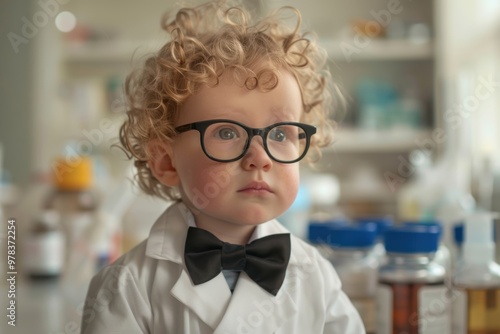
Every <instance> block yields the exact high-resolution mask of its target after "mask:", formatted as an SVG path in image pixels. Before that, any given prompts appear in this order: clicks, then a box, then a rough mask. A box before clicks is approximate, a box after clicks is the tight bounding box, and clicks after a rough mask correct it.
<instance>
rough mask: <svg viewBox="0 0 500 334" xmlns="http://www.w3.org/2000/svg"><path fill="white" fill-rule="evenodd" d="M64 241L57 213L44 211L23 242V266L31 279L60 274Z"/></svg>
mask: <svg viewBox="0 0 500 334" xmlns="http://www.w3.org/2000/svg"><path fill="white" fill-rule="evenodd" d="M64 242H65V241H64V234H63V232H62V230H61V226H60V223H59V215H58V213H57V212H56V211H54V210H46V211H44V212H43V213H42V214H41V216H40V217H39V218H38V219H36V220H35V223H34V225H33V227H32V229H31V232H30V233H29V235H28V236H27V237H26V240H25V243H24V248H25V249H24V251H25V255H24V257H25V259H24V261H25V262H24V267H25V270H26V273H27V274H28V276H29V277H30V278H31V279H35V280H38V279H55V278H58V277H59V276H60V275H61V274H62V271H63V264H64V257H65V252H64Z"/></svg>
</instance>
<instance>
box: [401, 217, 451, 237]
mask: <svg viewBox="0 0 500 334" xmlns="http://www.w3.org/2000/svg"><path fill="white" fill-rule="evenodd" d="M401 225H403V226H405V225H409V226H422V227H434V228H436V227H437V228H438V229H439V238H441V235H442V234H443V225H442V224H441V222H439V221H437V220H421V221H404V222H401Z"/></svg>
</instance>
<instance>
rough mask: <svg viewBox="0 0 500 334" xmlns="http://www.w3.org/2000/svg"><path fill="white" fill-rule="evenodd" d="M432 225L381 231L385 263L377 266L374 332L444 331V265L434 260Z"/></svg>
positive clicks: (447, 315)
mask: <svg viewBox="0 0 500 334" xmlns="http://www.w3.org/2000/svg"><path fill="white" fill-rule="evenodd" d="M439 235H440V231H439V228H438V227H436V226H428V227H426V226H419V225H415V226H409V225H402V226H394V227H391V228H389V229H388V230H387V231H386V232H385V240H384V243H385V248H386V252H387V262H386V263H385V264H384V265H382V266H380V267H379V271H378V282H379V285H378V289H377V334H400V333H408V334H448V333H450V312H449V310H450V305H449V303H448V302H447V288H446V285H445V273H446V271H445V268H444V267H443V266H442V265H441V264H439V263H437V262H436V261H434V257H435V254H436V251H437V250H438V245H439Z"/></svg>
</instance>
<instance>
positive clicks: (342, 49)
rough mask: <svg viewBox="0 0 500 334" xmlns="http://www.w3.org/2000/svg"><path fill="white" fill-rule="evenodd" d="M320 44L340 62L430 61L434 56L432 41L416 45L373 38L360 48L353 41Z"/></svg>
mask: <svg viewBox="0 0 500 334" xmlns="http://www.w3.org/2000/svg"><path fill="white" fill-rule="evenodd" d="M320 43H321V44H322V46H323V47H324V48H325V49H326V51H327V52H328V55H329V56H330V57H331V58H332V59H333V60H334V61H338V62H345V61H347V62H350V61H382V60H385V61H387V60H396V61H412V60H430V59H432V58H433V56H434V48H433V45H432V42H431V41H429V42H425V43H415V42H411V41H410V40H407V39H394V40H388V39H375V38H373V39H370V40H369V42H368V43H367V44H366V46H364V47H359V48H356V47H355V46H353V41H352V39H351V40H348V39H323V40H321V41H320ZM350 48H351V49H350ZM352 50H354V51H352Z"/></svg>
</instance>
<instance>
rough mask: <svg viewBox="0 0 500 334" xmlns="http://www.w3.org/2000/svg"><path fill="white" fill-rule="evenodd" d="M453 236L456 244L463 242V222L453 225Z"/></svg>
mask: <svg viewBox="0 0 500 334" xmlns="http://www.w3.org/2000/svg"><path fill="white" fill-rule="evenodd" d="M453 238H454V239H455V243H456V244H457V245H461V244H462V243H463V242H464V224H456V225H455V226H453Z"/></svg>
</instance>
